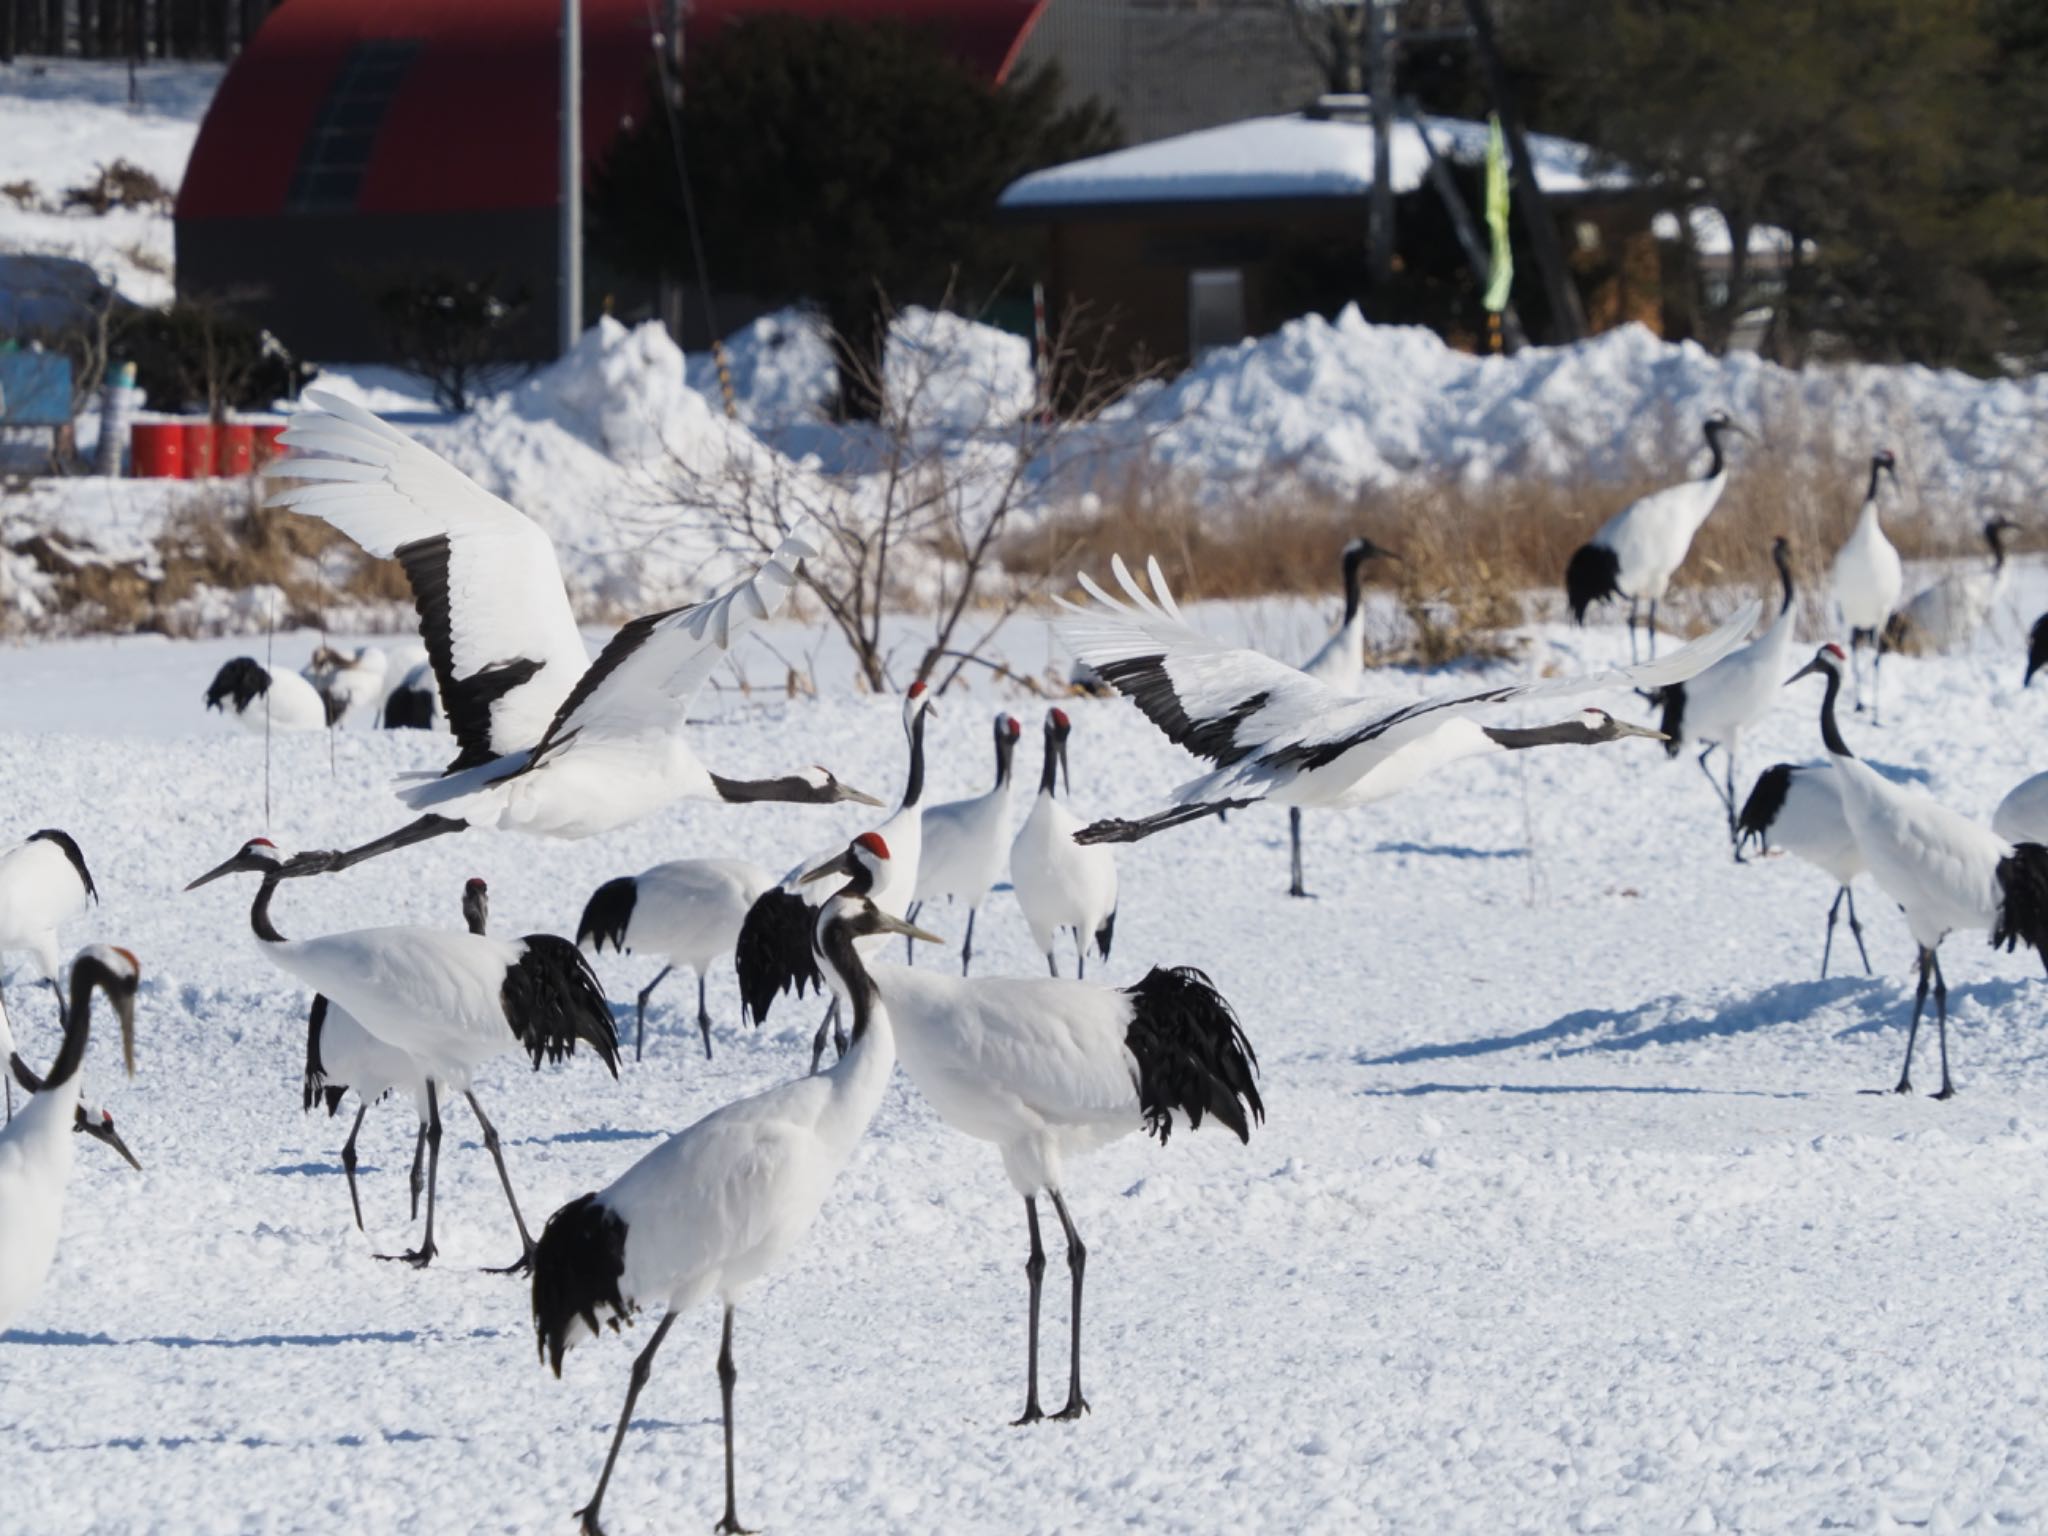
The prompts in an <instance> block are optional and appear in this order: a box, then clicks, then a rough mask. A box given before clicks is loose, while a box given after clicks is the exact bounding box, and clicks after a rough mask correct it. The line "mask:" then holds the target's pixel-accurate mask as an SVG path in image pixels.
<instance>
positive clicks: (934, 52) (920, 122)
mask: <svg viewBox="0 0 2048 1536" xmlns="http://www.w3.org/2000/svg"><path fill="white" fill-rule="evenodd" d="M656 88H657V89H658V86H657V87H656ZM680 122H681V127H682V138H683V151H684V155H685V157H686V161H687V165H688V169H689V175H690V181H691V186H692V190H693V193H694V197H695V202H696V215H697V227H698V231H699V234H700V236H701V239H702V245H703V261H704V265H705V267H706V268H707V269H708V274H707V275H708V278H709V280H710V282H711V284H712V285H713V286H714V287H719V286H722V287H726V288H728V289H737V290H741V291H744V292H747V293H750V294H754V295H757V296H759V297H761V298H764V299H769V300H773V301H777V302H798V301H808V302H810V303H812V304H815V305H816V306H817V307H818V308H819V309H820V310H821V311H822V313H823V314H824V316H825V318H826V320H827V321H828V322H829V323H830V325H831V327H832V331H833V333H834V336H835V337H836V338H837V340H836V345H837V346H838V347H839V348H840V389H841V409H842V410H843V411H844V412H845V413H847V414H849V415H856V416H870V415H873V414H874V411H875V408H876V405H877V403H878V402H876V401H874V400H873V399H871V398H868V397H867V390H868V388H869V387H870V385H871V382H872V381H873V380H874V379H876V378H878V377H879V375H880V370H879V368H878V367H876V366H874V364H875V360H876V359H877V358H878V357H879V355H880V348H881V345H882V341H883V335H882V331H883V327H884V324H885V321H884V318H883V314H884V305H885V296H886V302H887V303H891V304H908V303H926V304H930V303H937V302H939V301H940V300H941V299H942V298H943V297H944V296H945V295H946V294H947V293H948V292H954V293H957V294H959V295H961V296H963V297H965V298H967V299H969V300H970V301H971V300H973V299H975V298H979V297H984V296H986V294H987V293H988V292H989V291H990V290H991V289H992V288H993V287H994V286H995V285H996V284H997V283H998V282H1000V281H1001V279H1002V277H1003V276H1004V274H1005V272H1006V271H1008V270H1009V269H1010V268H1012V267H1013V266H1015V265H1016V264H1017V262H1016V256H1017V248H1016V237H1015V235H1014V234H1013V233H1012V232H1010V231H1008V230H1005V229H1004V228H1002V227H1001V226H999V225H997V224H996V223H994V222H993V220H992V218H991V215H992V213H993V211H994V208H995V201H996V198H997V196H998V195H999V194H1000V193H1001V191H1002V189H1003V188H1004V186H1006V185H1007V184H1008V183H1009V182H1010V181H1012V180H1014V179H1015V178H1016V177H1017V176H1019V175H1021V174H1023V173H1024V172H1025V171H1028V170H1031V169H1033V168H1035V167H1038V166H1042V165H1049V164H1054V163H1057V162H1059V161H1061V160H1066V159H1072V158H1076V157H1078V156H1081V155H1086V154H1093V153H1098V152H1100V151H1101V150H1103V149H1106V148H1111V147H1113V146H1114V145H1115V143H1116V133H1115V125H1114V121H1113V119H1112V118H1110V117H1109V115H1108V114H1107V113H1105V112H1104V111H1103V110H1102V109H1100V108H1099V107H1097V106H1096V105H1095V104H1094V103H1093V102H1092V101H1091V102H1086V103H1082V104H1080V105H1067V104H1065V103H1064V101H1063V98H1062V94H1061V87H1060V81H1059V79H1058V77H1057V75H1056V74H1053V73H1051V72H1043V71H1042V72H1037V73H1033V74H1030V75H1027V76H1025V77H1024V78H1022V79H1019V80H1015V81H1012V82H1010V83H1008V84H1005V85H1002V86H999V87H994V88H991V87H990V86H989V85H988V84H987V83H986V82H985V81H984V80H983V79H981V78H980V77H978V76H977V75H975V74H974V73H972V72H971V71H969V70H968V69H967V68H965V67H964V66H963V65H961V64H960V63H958V62H957V61H956V60H954V59H953V58H952V57H951V56H950V55H948V54H947V53H946V52H945V51H944V50H943V49H942V48H941V46H940V45H939V43H938V42H937V41H936V40H935V39H933V38H932V37H930V36H929V35H928V34H926V33H924V32H921V31H917V30H913V29H911V28H908V27H905V26H901V25H897V24H892V23H881V22H852V21H841V20H834V19H817V18H812V17H801V16H790V15H775V14H765V15H759V16H749V17H743V18H740V19H738V20H735V21H733V22H731V23H729V24H727V25H726V26H724V27H722V28H721V29H720V30H719V31H718V32H717V34H716V35H715V36H714V37H713V38H712V39H711V40H710V41H709V42H707V43H705V44H704V45H703V46H701V47H699V48H697V49H695V50H694V51H693V52H692V53H691V55H690V57H689V59H688V62H687V64H686V67H685V72H684V79H683V103H682V107H681V111H680ZM676 165H677V162H676V149H675V145H674V143H673V141H672V139H671V136H670V131H669V116H668V113H667V112H666V111H665V110H664V109H663V107H662V105H661V103H660V101H659V99H658V98H655V99H652V100H651V101H650V106H649V110H647V111H646V112H645V113H644V114H643V115H642V116H641V118H640V119H639V121H638V122H637V123H636V124H635V125H634V127H633V128H631V129H630V130H628V131H627V132H626V133H624V134H622V135H621V136H620V138H619V140H618V141H617V143H616V144H615V146H614V147H613V149H612V151H611V154H610V156H609V157H608V159H607V161H606V164H605V166H604V167H603V170H602V171H601V173H600V174H599V175H598V177H597V178H596V180H595V183H594V185H593V186H592V189H591V195H590V203H589V206H590V209H591V214H592V223H593V237H594V239H595V240H596V241H597V242H598V244H599V247H600V249H601V250H602V251H603V252H604V254H605V255H606V256H607V257H609V259H611V260H612V261H614V262H616V263H618V264H619V266H621V267H622V268H624V269H626V270H628V271H633V272H638V273H641V274H643V275H647V276H669V277H675V278H682V279H687V280H690V281H693V282H694V281H695V280H696V279H697V277H698V275H699V274H698V271H697V262H696V256H695V254H694V253H693V250H692V243H691V240H690V235H689V229H688V225H687V223H686V221H685V218H684V208H683V202H682V194H681V187H680V182H679V179H678V176H677V170H676Z"/></svg>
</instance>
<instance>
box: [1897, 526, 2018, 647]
mask: <svg viewBox="0 0 2048 1536" xmlns="http://www.w3.org/2000/svg"><path fill="white" fill-rule="evenodd" d="M2019 526H2020V525H2019V524H2018V523H2015V522H2013V521H2012V520H2011V519H2010V518H2004V517H1995V518H1993V519H1992V520H1991V521H1990V522H1988V523H1986V524H1985V525H1984V542H1985V544H1986V545H1987V546H1989V548H1990V550H1991V566H1990V569H1988V570H1986V569H1983V568H1981V567H1978V568H1972V569H1967V570H1957V571H1950V572H1949V573H1948V574H1947V575H1946V576H1944V577H1942V578H1941V579H1940V580H1939V581H1937V582H1935V583H1934V584H1933V585H1932V586H1930V587H1926V588H1923V589H1922V590H1921V591H1919V592H1917V593H1915V594H1914V596H1913V599H1912V601H1911V602H1909V603H1907V604H1906V606H1905V607H1903V608H1901V609H1900V610H1899V611H1898V612H1897V613H1895V614H1893V615H1892V620H1891V623H1890V625H1889V626H1887V628H1886V631H1885V643H1886V644H1888V645H1889V646H1890V647H1891V648H1892V649H1893V650H1895V651H1904V652H1905V653H1906V654H1907V655H1909V656H1912V655H1924V654H1928V653H1931V652H1941V651H1955V650H1960V649H1962V647H1964V646H1966V645H1968V644H1969V643H1970V641H1971V640H1972V639H1973V638H1975V636H1976V634H1977V631H1978V630H1980V629H1982V628H1983V627H1984V622H1985V620H1987V619H1989V618H1990V617H1991V615H1992V613H1993V612H1994V611H1995V610H1996V609H1997V607H1998V603H1999V599H2001V598H2003V597H2004V596H2005V589H2006V586H2007V584H2008V583H2009V582H2010V581H2011V580H2012V571H2011V570H2010V568H2009V567H2008V566H2007V565H2006V558H2005V536H2006V535H2007V534H2008V533H2016V532H2018V531H2019Z"/></svg>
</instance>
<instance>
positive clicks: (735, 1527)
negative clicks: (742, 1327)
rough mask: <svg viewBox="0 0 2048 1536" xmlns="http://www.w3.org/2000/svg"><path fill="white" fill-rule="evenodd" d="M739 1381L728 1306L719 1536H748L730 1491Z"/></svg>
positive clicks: (722, 1348) (722, 1366)
mask: <svg viewBox="0 0 2048 1536" xmlns="http://www.w3.org/2000/svg"><path fill="white" fill-rule="evenodd" d="M739 1379H740V1373H739V1372H738V1371H737V1370H735V1369H734V1368H733V1363H732V1303H731V1302H727V1303H726V1305H725V1326H724V1327H723V1328H722V1329H720V1330H719V1334H718V1396H719V1400H720V1401H721V1402H722V1403H723V1404H724V1406H725V1513H724V1514H723V1515H721V1516H719V1519H718V1524H717V1525H716V1526H714V1527H713V1529H714V1530H717V1531H720V1532H722V1533H723V1536H752V1533H751V1532H749V1531H748V1530H747V1528H746V1527H745V1526H744V1525H741V1524H740V1515H739V1511H738V1510H737V1509H735V1508H734V1507H733V1491H732V1384H733V1383H734V1382H736V1381H738V1380H739Z"/></svg>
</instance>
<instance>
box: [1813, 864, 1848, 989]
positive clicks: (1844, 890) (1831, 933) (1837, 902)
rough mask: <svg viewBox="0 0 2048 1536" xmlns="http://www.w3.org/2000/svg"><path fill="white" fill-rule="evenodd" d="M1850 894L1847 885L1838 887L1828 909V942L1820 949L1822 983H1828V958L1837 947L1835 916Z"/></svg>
mask: <svg viewBox="0 0 2048 1536" xmlns="http://www.w3.org/2000/svg"><path fill="white" fill-rule="evenodd" d="M1848 894H1849V887H1847V886H1846V885H1838V886H1836V887H1835V899H1834V902H1833V904H1832V905H1830V906H1829V908H1828V937H1827V942H1826V943H1824V944H1822V945H1821V947H1820V979H1821V980H1822V981H1826V980H1827V979H1828V956H1829V954H1830V953H1832V952H1833V950H1834V947H1835V914H1836V913H1837V912H1839V911H1840V910H1841V908H1842V898H1843V897H1844V896H1846V895H1848Z"/></svg>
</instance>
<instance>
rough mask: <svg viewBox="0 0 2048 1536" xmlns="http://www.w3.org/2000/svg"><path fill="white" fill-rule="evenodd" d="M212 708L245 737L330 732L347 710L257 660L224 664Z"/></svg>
mask: <svg viewBox="0 0 2048 1536" xmlns="http://www.w3.org/2000/svg"><path fill="white" fill-rule="evenodd" d="M206 707H207V708H208V709H213V710H219V711H220V712H221V713H222V714H224V715H226V716H228V717H229V718H230V719H232V720H233V721H234V722H235V723H236V724H237V725H239V726H241V727H242V729H243V730H245V731H253V732H255V733H256V734H257V735H258V736H261V735H262V734H263V733H264V732H265V731H266V730H270V731H324V730H326V729H327V728H328V727H329V726H330V725H333V724H334V723H335V722H336V721H337V720H339V719H340V718H341V707H340V705H339V704H337V703H336V702H335V701H334V700H333V699H330V698H328V697H327V696H326V695H325V694H323V693H322V692H321V691H320V690H319V689H318V688H316V687H314V686H313V685H312V684H311V683H309V682H307V681H306V679H305V678H303V677H301V676H299V674H298V673H296V672H286V671H283V670H281V669H280V670H278V671H271V670H270V669H269V668H267V667H265V666H264V665H263V663H262V662H260V661H258V660H257V659H256V658H255V657H254V656H237V657H235V658H234V659H233V660H232V661H228V662H224V663H223V664H222V666H221V669H220V670H219V671H218V672H216V673H214V674H213V681H212V682H211V683H209V684H208V685H207V688H206Z"/></svg>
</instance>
